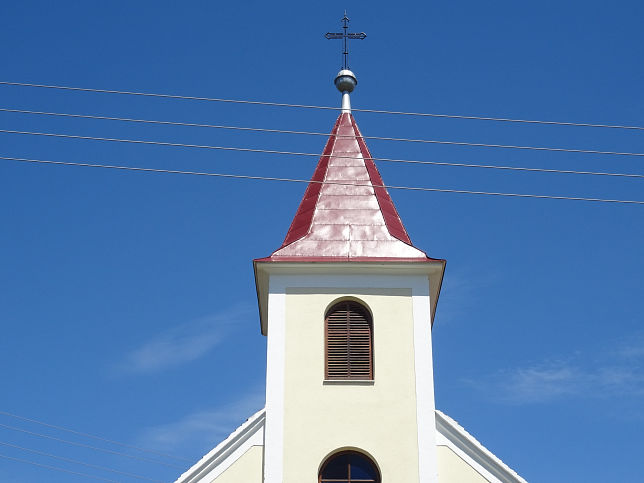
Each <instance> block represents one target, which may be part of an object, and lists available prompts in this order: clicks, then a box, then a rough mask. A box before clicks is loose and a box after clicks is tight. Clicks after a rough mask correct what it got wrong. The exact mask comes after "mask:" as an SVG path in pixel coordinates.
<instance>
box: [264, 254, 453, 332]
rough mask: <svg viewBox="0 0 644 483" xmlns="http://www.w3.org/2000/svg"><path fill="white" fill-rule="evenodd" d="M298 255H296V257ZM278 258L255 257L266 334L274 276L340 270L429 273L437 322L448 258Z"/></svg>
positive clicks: (408, 273)
mask: <svg viewBox="0 0 644 483" xmlns="http://www.w3.org/2000/svg"><path fill="white" fill-rule="evenodd" d="M292 258H296V257H292ZM292 258H290V259H288V260H276V259H275V258H272V257H267V258H258V259H255V260H253V271H254V273H255V288H256V291H257V305H258V309H259V321H260V328H261V332H262V334H263V335H267V334H268V291H269V279H270V276H271V275H298V274H302V273H307V274H325V273H338V272H342V273H343V274H365V273H369V272H372V271H376V270H377V271H378V272H379V273H380V274H382V273H386V274H390V275H419V274H422V275H427V277H428V281H429V289H430V310H431V324H432V326H433V325H434V316H435V314H436V306H437V304H438V298H439V296H440V291H441V286H442V284H443V276H444V274H445V265H446V263H447V262H446V261H445V260H443V259H437V258H427V259H416V258H413V259H400V258H379V259H373V258H370V259H351V260H349V261H347V259H325V258H323V257H319V258H303V257H302V259H297V260H294V259H292Z"/></svg>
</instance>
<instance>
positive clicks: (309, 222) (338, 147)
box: [262, 113, 433, 262]
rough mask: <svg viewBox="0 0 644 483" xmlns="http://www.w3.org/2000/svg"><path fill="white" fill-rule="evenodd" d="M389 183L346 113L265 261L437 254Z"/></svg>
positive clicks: (416, 257)
mask: <svg viewBox="0 0 644 483" xmlns="http://www.w3.org/2000/svg"><path fill="white" fill-rule="evenodd" d="M325 183H328V184H325ZM383 184H384V183H383V181H382V178H381V176H380V173H379V172H378V169H377V168H376V165H375V163H374V162H373V160H372V159H371V154H370V153H369V149H368V148H367V145H366V144H365V142H364V139H363V137H362V135H361V134H360V130H359V129H358V126H357V124H356V122H355V120H354V118H353V116H352V115H351V114H349V113H342V114H340V116H339V117H338V120H337V121H336V123H335V126H334V127H333V131H332V133H331V135H330V136H329V140H328V141H327V143H326V146H325V148H324V151H323V153H322V156H321V157H320V161H319V162H318V165H317V167H316V168H315V172H314V173H313V177H312V178H311V182H310V183H309V185H308V187H307V188H306V191H305V193H304V198H303V199H302V202H301V203H300V206H299V208H298V210H297V213H296V214H295V218H294V219H293V222H292V223H291V226H290V228H289V230H288V232H287V234H286V238H285V239H284V242H283V243H282V246H281V247H280V248H279V249H277V250H276V251H275V252H274V253H273V254H272V255H271V256H270V257H267V258H264V259H262V261H289V262H292V261H308V262H312V261H329V262H331V261H336V262H337V261H362V262H364V261H384V260H391V261H431V260H433V259H430V258H429V257H427V255H426V254H425V253H424V252H423V251H421V250H419V249H418V248H416V247H414V246H413V245H412V243H411V240H410V239H409V235H407V231H406V230H405V227H404V225H403V223H402V221H401V219H400V216H399V215H398V211H397V210H396V207H395V206H394V204H393V202H392V200H391V197H390V196H389V193H388V192H387V189H386V188H383V187H382V185H383Z"/></svg>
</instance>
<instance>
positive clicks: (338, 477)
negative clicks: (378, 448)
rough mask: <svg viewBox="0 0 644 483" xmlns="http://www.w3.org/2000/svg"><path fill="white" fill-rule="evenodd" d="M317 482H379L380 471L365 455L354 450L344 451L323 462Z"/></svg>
mask: <svg viewBox="0 0 644 483" xmlns="http://www.w3.org/2000/svg"><path fill="white" fill-rule="evenodd" d="M318 482H319V483H331V482H333V483H354V482H355V483H357V482H360V483H380V472H379V471H378V468H376V465H375V464H374V462H373V461H371V459H369V458H368V457H367V456H365V455H363V454H361V453H358V452H356V451H344V452H342V453H337V454H334V455H333V456H331V457H330V458H329V459H328V460H326V461H325V462H324V464H323V465H322V468H321V469H320V476H319V477H318Z"/></svg>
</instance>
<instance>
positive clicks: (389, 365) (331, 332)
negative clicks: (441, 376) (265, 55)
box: [254, 69, 445, 483]
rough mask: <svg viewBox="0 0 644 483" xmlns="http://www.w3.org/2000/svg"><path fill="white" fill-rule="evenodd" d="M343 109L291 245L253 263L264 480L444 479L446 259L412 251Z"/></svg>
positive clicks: (413, 482)
mask: <svg viewBox="0 0 644 483" xmlns="http://www.w3.org/2000/svg"><path fill="white" fill-rule="evenodd" d="M335 84H336V86H337V87H338V89H339V90H340V91H341V92H342V111H341V113H340V115H339V117H338V119H337V121H336V123H335V126H334V127H333V131H332V133H331V135H330V137H329V139H328V141H327V144H326V147H325V148H324V152H323V154H322V156H321V157H320V160H319V162H318V165H317V167H316V169H315V172H314V173H313V177H312V179H311V181H310V183H309V185H308V187H307V189H306V192H305V193H304V198H303V199H302V201H301V203H300V206H299V208H298V210H297V212H296V214H295V217H294V219H293V222H292V223H291V226H290V228H289V230H288V232H287V234H286V238H285V239H284V242H283V243H282V246H281V247H280V248H279V249H277V250H276V251H275V252H273V254H272V255H270V256H269V257H266V258H260V259H257V260H255V261H254V268H255V277H256V283H257V294H258V301H259V309H260V319H261V329H262V333H263V334H264V335H266V336H267V337H268V349H267V352H268V354H267V379H266V426H265V436H264V471H263V473H264V483H302V482H304V481H306V482H309V481H316V478H317V479H318V480H317V481H321V482H326V481H327V480H328V481H364V482H374V483H375V482H380V481H391V482H405V483H434V482H436V481H437V462H436V441H435V427H436V421H435V416H434V414H435V408H434V381H433V369H432V340H431V337H432V336H431V325H432V320H433V315H434V311H435V309H436V302H437V300H438V295H439V292H440V286H441V282H442V279H443V272H444V269H445V260H440V259H434V258H430V257H428V256H427V255H426V254H425V253H424V252H423V251H421V250H419V249H418V248H416V247H414V246H413V244H412V242H411V240H410V238H409V236H408V234H407V231H406V230H405V227H404V225H403V223H402V221H401V219H400V216H399V214H398V212H397V210H396V208H395V206H394V204H393V202H392V200H391V197H390V196H389V193H388V192H387V190H386V188H385V187H384V186H383V185H384V183H383V181H382V178H381V177H380V174H379V172H378V170H377V168H376V166H375V164H374V162H373V160H372V158H371V154H370V153H369V150H368V148H367V145H366V144H365V141H364V139H363V137H362V135H361V134H360V130H359V129H358V125H357V124H356V121H355V119H354V118H353V115H352V114H351V107H350V100H349V95H350V93H351V92H352V91H353V88H354V87H355V85H356V84H357V80H356V77H355V75H354V74H353V73H352V72H351V71H350V70H346V69H345V70H342V71H340V73H339V74H338V76H337V77H336V79H335Z"/></svg>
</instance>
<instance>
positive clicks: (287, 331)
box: [176, 15, 525, 483]
mask: <svg viewBox="0 0 644 483" xmlns="http://www.w3.org/2000/svg"><path fill="white" fill-rule="evenodd" d="M343 21H344V29H345V32H344V34H327V38H342V39H344V41H345V52H344V54H345V68H344V69H342V70H341V71H340V72H339V73H338V75H337V77H336V79H335V85H336V87H337V88H338V90H339V91H340V92H341V93H342V108H341V112H340V115H339V116H338V119H337V120H336V122H335V125H334V127H333V130H332V132H331V135H330V136H329V139H328V141H327V143H326V146H325V148H324V151H323V153H322V156H321V157H320V160H319V162H318V164H317V167H316V168H315V171H314V173H313V177H312V178H311V181H310V182H309V184H308V186H307V188H306V191H305V193H304V197H303V199H302V201H301V202H300V205H299V207H298V209H297V211H296V213H295V217H294V218H293V221H292V223H291V225H290V228H289V229H288V232H287V233H286V238H285V239H284V242H283V243H282V245H281V246H280V247H279V248H278V249H277V250H275V251H274V252H273V253H272V254H271V255H270V256H268V257H265V258H259V259H256V260H254V262H253V266H254V270H255V282H256V286H257V299H258V303H259V315H260V324H261V332H262V334H263V335H265V336H266V337H267V339H268V344H267V368H266V369H267V370H266V407H265V408H264V409H260V410H259V411H258V412H257V413H255V414H254V415H252V416H251V417H250V418H248V420H247V421H246V422H245V423H243V424H242V425H241V426H240V427H239V428H237V429H236V430H235V431H234V432H233V433H231V434H230V436H228V438H226V439H225V440H224V441H222V442H221V443H219V444H218V445H217V446H216V447H215V448H213V449H212V450H211V451H210V452H208V454H206V455H205V456H204V457H203V458H201V460H200V461H198V462H197V463H195V464H194V465H193V466H192V467H191V468H190V469H189V470H187V471H186V472H185V473H184V474H183V475H181V476H180V477H179V479H178V480H177V482H176V483H314V482H316V481H317V482H318V483H331V482H333V483H357V482H362V483H438V482H440V483H486V482H487V483H525V480H524V479H523V478H521V477H520V476H519V475H518V474H516V473H515V472H514V471H513V470H512V469H511V468H509V467H508V466H507V465H505V464H504V463H503V462H502V461H501V460H500V459H498V458H497V457H496V456H494V455H493V454H492V453H491V452H490V451H489V450H487V449H486V448H485V447H484V446H483V445H482V444H481V443H479V442H478V441H477V440H476V439H475V438H474V437H472V436H471V435H470V434H469V433H467V431H465V429H463V427H461V426H460V425H459V424H458V423H457V422H456V421H454V420H453V419H451V418H450V417H449V416H447V415H446V414H444V413H442V412H440V411H438V410H436V409H435V407H434V375H433V363H432V323H433V319H434V313H435V311H436V303H437V301H438V296H439V294H440V289H441V283H442V281H443V274H444V271H445V260H441V259H436V258H430V257H429V256H427V254H426V253H425V252H423V251H422V250H420V249H418V248H416V247H415V246H414V245H413V244H412V242H411V240H410V238H409V235H408V234H407V230H405V226H404V225H403V223H402V220H401V219H400V216H399V214H398V211H397V210H396V207H395V206H394V204H393V201H392V200H391V197H390V196H389V193H388V192H387V189H386V188H385V186H384V183H383V180H382V178H381V177H380V173H379V172H378V169H377V168H376V166H375V164H374V162H373V158H372V157H371V154H370V153H369V149H368V148H367V145H366V144H365V141H364V138H363V137H362V135H361V134H360V130H359V129H358V125H357V124H356V121H355V119H354V118H353V115H352V114H351V102H350V94H351V92H352V91H353V89H354V88H355V86H356V85H357V79H356V77H355V75H354V74H353V72H351V71H350V70H349V69H348V67H347V65H346V56H347V51H346V40H347V38H364V34H363V33H362V34H349V33H347V22H348V19H347V18H346V15H345V18H344V19H343ZM351 35H353V37H351Z"/></svg>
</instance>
